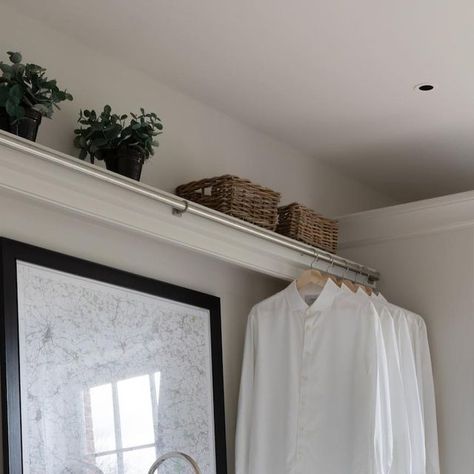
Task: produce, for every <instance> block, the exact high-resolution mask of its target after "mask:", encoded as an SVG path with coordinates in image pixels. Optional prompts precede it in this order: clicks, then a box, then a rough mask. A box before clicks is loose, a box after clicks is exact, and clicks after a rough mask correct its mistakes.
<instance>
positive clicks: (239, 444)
mask: <svg viewBox="0 0 474 474" xmlns="http://www.w3.org/2000/svg"><path fill="white" fill-rule="evenodd" d="M255 341H256V334H255V311H254V310H252V311H251V312H250V315H249V318H248V322H247V331H246V336H245V345H244V356H243V361H242V375H241V379H240V394H239V405H238V411H237V429H236V436H235V472H236V474H248V473H249V472H250V456H251V444H252V420H253V405H254V375H255V353H256V347H255Z"/></svg>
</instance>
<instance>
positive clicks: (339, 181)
mask: <svg viewBox="0 0 474 474" xmlns="http://www.w3.org/2000/svg"><path fill="white" fill-rule="evenodd" d="M110 20H111V21H113V12H111V15H110ZM133 28H134V26H133V25H130V30H129V31H124V32H122V31H117V35H131V36H133ZM0 44H1V45H2V51H1V54H2V59H3V60H6V54H5V52H6V51H8V50H18V51H21V52H22V53H23V55H24V59H25V60H26V61H30V62H35V63H39V64H40V65H42V66H45V67H47V68H48V71H49V74H50V77H54V78H56V79H57V80H58V84H59V85H60V86H61V85H64V86H65V87H66V86H67V88H68V90H69V91H70V92H71V93H72V94H73V95H74V98H75V100H74V102H72V103H67V104H65V105H64V106H63V107H62V109H63V110H62V111H61V112H59V113H57V115H56V116H55V118H54V120H53V121H49V120H44V122H43V124H42V125H41V128H40V133H39V136H38V141H39V142H40V143H42V144H45V145H48V146H51V147H52V148H55V149H57V150H60V151H63V152H66V153H69V154H74V156H77V150H75V149H74V148H73V147H72V138H73V134H72V131H73V129H74V128H75V127H76V120H77V114H78V111H79V109H80V108H96V109H98V108H101V107H102V106H103V105H105V104H107V103H108V104H110V105H111V106H112V107H113V109H114V110H116V111H117V112H121V113H126V112H129V111H135V110H137V109H138V108H139V107H140V106H144V107H145V108H146V109H147V110H150V111H156V112H157V113H158V114H159V116H160V117H161V118H162V120H163V121H164V124H165V127H166V128H165V133H164V135H163V136H162V139H161V146H160V147H159V149H158V150H157V154H156V157H155V158H153V160H152V161H150V162H148V163H146V165H145V168H144V174H143V181H144V182H146V183H148V184H152V185H155V186H157V187H159V188H161V189H165V190H167V191H171V190H173V189H174V188H175V187H176V186H177V185H179V184H182V183H185V182H188V181H190V180H194V179H200V178H205V177H210V176H216V175H219V174H226V173H230V174H236V175H239V176H242V177H247V178H250V179H252V180H254V181H255V182H257V183H260V184H262V185H266V186H269V187H271V188H273V189H275V190H277V191H280V192H282V194H283V199H282V202H283V203H288V202H291V201H300V202H302V203H305V204H307V205H310V206H312V207H314V208H315V209H317V210H319V211H320V212H323V213H325V214H327V215H330V216H334V215H340V214H343V213H348V212H355V211H358V210H363V209H373V208H376V207H381V206H383V205H389V204H393V203H394V202H393V200H391V199H389V198H387V197H385V196H383V195H381V194H380V193H378V192H374V191H372V190H370V189H368V188H367V187H366V186H364V185H361V184H359V183H358V182H356V181H354V180H353V179H351V178H348V177H344V176H342V175H340V174H338V173H337V172H335V171H333V170H332V169H331V168H329V167H327V166H326V165H323V164H322V163H320V162H318V161H317V160H315V159H313V158H311V157H308V156H305V155H304V154H302V153H300V152H298V151H297V150H295V149H293V148H291V147H289V146H287V145H285V144H283V143H282V142H280V141H278V140H275V139H273V138H271V137H269V136H267V135H264V134H262V133H259V132H258V131H256V130H253V129H251V128H249V127H247V126H246V125H244V124H242V123H241V122H239V121H237V120H234V119H233V118H231V117H229V116H227V115H225V114H224V113H222V112H219V111H217V110H215V109H213V108H211V107H208V106H206V105H204V104H203V103H201V102H198V101H196V100H194V99H192V98H190V97H188V96H185V95H183V94H181V93H179V92H178V91H176V90H174V89H171V88H169V87H167V86H165V85H164V84H162V83H159V82H156V81H155V80H153V79H152V78H150V77H148V76H146V75H145V74H143V73H141V72H140V71H137V70H133V69H131V68H129V67H127V65H126V64H121V63H119V62H117V61H115V60H114V59H112V58H109V57H106V56H103V55H101V54H100V53H99V52H98V50H99V49H100V48H99V47H98V48H97V50H92V49H90V48H87V47H85V46H83V45H81V44H80V43H78V42H77V41H75V40H73V39H71V38H69V37H67V36H65V35H64V34H62V33H59V32H56V31H54V30H52V29H50V28H49V27H46V26H44V25H42V24H40V23H38V22H37V21H35V20H31V19H28V18H26V17H24V16H22V15H20V14H19V13H17V12H16V11H15V10H13V9H11V8H10V7H6V6H5V5H0ZM150 61H157V62H159V61H160V58H159V57H156V58H153V57H151V58H150ZM212 80H213V74H212V71H209V81H212ZM229 94H232V91H229Z"/></svg>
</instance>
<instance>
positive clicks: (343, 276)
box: [342, 265, 349, 280]
mask: <svg viewBox="0 0 474 474" xmlns="http://www.w3.org/2000/svg"><path fill="white" fill-rule="evenodd" d="M348 271H349V265H346V266H345V267H344V273H343V274H342V279H343V280H345V279H346V275H347V272H348Z"/></svg>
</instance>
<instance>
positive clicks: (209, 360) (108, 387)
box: [0, 239, 226, 474]
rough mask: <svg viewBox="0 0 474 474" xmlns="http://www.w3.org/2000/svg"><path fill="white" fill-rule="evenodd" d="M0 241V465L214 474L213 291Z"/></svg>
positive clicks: (220, 443)
mask: <svg viewBox="0 0 474 474" xmlns="http://www.w3.org/2000/svg"><path fill="white" fill-rule="evenodd" d="M0 247H1V248H0V250H1V253H0V259H1V260H0V263H1V265H0V267H1V268H0V269H1V277H0V291H1V298H0V302H1V308H0V311H1V314H0V316H1V329H2V333H1V344H2V346H1V362H2V367H1V371H2V418H3V458H4V472H5V473H6V474H64V473H70V474H89V473H96V474H100V473H102V474H141V473H143V474H146V473H147V472H148V470H149V468H150V466H151V465H152V464H153V462H154V461H155V460H156V459H157V458H159V457H160V456H162V455H163V454H166V453H167V452H170V451H178V452H182V453H185V454H186V455H187V456H190V457H191V458H192V459H193V460H194V461H195V462H196V463H197V465H198V466H199V468H200V469H201V472H202V473H206V474H208V473H209V474H214V473H215V474H225V473H226V445H225V422H224V395H223V375H222V347H221V325H220V301H219V298H217V297H214V296H211V295H207V294H203V293H199V292H196V291H192V290H189V289H185V288H181V287H179V286H175V285H171V284H168V283H164V282H160V281H156V280H152V279H149V278H145V277H141V276H137V275H133V274H130V273H126V272H123V271H120V270H116V269H113V268H109V267H105V266H102V265H98V264H95V263H91V262H87V261H84V260H81V259H77V258H74V257H70V256H66V255H62V254H58V253H55V252H51V251H48V250H44V249H40V248H37V247H33V246H30V245H26V244H23V243H19V242H15V241H12V240H8V239H0ZM170 461H171V460H170ZM188 472H193V471H191V470H189V467H186V465H185V464H179V462H177V463H173V462H167V463H164V464H163V465H162V467H160V473H188Z"/></svg>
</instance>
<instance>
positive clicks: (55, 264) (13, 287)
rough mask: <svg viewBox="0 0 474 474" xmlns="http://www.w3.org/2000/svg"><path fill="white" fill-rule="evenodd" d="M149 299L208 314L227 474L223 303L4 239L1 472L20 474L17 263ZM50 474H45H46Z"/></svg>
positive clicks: (219, 464)
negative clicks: (174, 303) (139, 294)
mask: <svg viewBox="0 0 474 474" xmlns="http://www.w3.org/2000/svg"><path fill="white" fill-rule="evenodd" d="M19 260H20V261H23V262H28V263H31V264H35V265H39V266H42V267H46V268H50V269H54V270H58V271H61V272H65V273H69V274H73V275H77V276H79V277H84V278H88V279H92V280H96V281H99V282H104V283H109V284H112V285H116V286H119V287H124V288H128V289H132V290H136V291H139V292H142V293H148V294H151V295H154V296H158V297H162V298H166V299H169V300H173V301H176V302H181V303H184V304H189V305H192V306H195V307H199V308H203V309H206V310H208V311H209V315H210V329H211V363H212V380H213V407H214V439H215V453H216V471H217V474H226V473H227V459H226V439H225V412H224V384H223V365H222V335H221V313H220V299H219V298H218V297H216V296H212V295H209V294H206V293H201V292H198V291H194V290H190V289H187V288H183V287H180V286H177V285H173V284H170V283H166V282H163V281H158V280H154V279H151V278H147V277H143V276H140V275H136V274H133V273H128V272H125V271H122V270H118V269H115V268H111V267H108V266H104V265H101V264H98V263H93V262H89V261H86V260H83V259H80V258H77V257H72V256H69V255H65V254H61V253H58V252H54V251H51V250H46V249H43V248H39V247H36V246H33V245H29V244H25V243H22V242H18V241H15V240H11V239H7V238H0V331H1V332H0V359H1V387H2V437H3V472H4V473H5V474H22V472H23V461H22V430H21V393H20V358H19V355H20V354H19V351H20V347H19V330H18V301H17V261H19ZM45 474H46V473H45Z"/></svg>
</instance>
